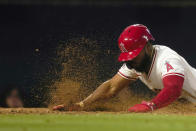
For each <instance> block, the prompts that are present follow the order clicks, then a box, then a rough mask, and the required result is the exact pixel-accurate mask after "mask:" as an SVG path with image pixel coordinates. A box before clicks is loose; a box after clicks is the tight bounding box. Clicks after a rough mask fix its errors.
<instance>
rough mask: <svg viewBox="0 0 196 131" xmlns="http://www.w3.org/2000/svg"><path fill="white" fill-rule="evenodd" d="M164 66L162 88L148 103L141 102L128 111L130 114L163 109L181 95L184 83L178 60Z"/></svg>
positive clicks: (181, 68)
mask: <svg viewBox="0 0 196 131" xmlns="http://www.w3.org/2000/svg"><path fill="white" fill-rule="evenodd" d="M170 62H171V64H169V63H166V64H164V67H163V68H164V69H163V72H162V73H163V76H162V83H163V86H164V88H163V89H162V90H161V92H160V93H159V94H157V96H156V97H155V98H154V99H152V100H151V101H150V102H145V101H144V102H142V104H137V105H135V106H133V107H131V108H130V109H129V111H130V112H147V111H152V110H154V109H158V108H161V107H165V106H167V105H169V104H171V103H172V102H174V101H175V100H176V99H178V97H179V96H180V95H181V92H182V87H183V83H184V68H183V66H182V64H181V63H180V61H179V60H176V59H174V60H170Z"/></svg>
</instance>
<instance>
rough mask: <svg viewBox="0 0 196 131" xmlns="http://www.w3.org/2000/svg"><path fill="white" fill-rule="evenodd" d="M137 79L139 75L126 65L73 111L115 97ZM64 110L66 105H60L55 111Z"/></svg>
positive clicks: (76, 105)
mask: <svg viewBox="0 0 196 131" xmlns="http://www.w3.org/2000/svg"><path fill="white" fill-rule="evenodd" d="M136 79H137V75H136V74H135V73H134V72H133V70H130V69H128V68H127V66H126V65H125V64H124V65H123V66H122V67H121V68H120V70H119V72H118V73H117V74H116V75H115V76H114V77H112V78H111V79H110V80H108V81H106V82H104V83H102V84H101V85H100V86H99V87H98V88H97V89H96V90H95V91H94V92H93V93H92V94H90V95H89V96H88V97H87V98H86V99H84V100H83V101H81V102H78V103H76V104H75V106H74V107H73V105H72V107H73V108H74V109H73V110H78V108H79V109H81V108H83V107H88V106H90V105H91V104H92V103H94V102H97V101H100V100H105V99H108V98H111V97H114V96H115V95H116V94H117V93H118V92H119V91H120V90H122V89H123V88H125V87H126V86H128V84H130V83H132V82H133V81H135V80H136ZM63 108H65V105H58V106H55V107H54V108H53V110H61V109H63ZM65 110H70V109H69V108H68V109H65Z"/></svg>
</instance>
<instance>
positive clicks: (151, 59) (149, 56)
mask: <svg viewBox="0 0 196 131" xmlns="http://www.w3.org/2000/svg"><path fill="white" fill-rule="evenodd" d="M154 55H155V48H154V47H153V48H152V51H151V53H150V54H148V61H147V63H146V67H145V71H144V72H145V73H146V74H147V75H148V73H149V71H150V67H151V66H152V62H153V58H154Z"/></svg>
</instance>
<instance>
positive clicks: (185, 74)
mask: <svg viewBox="0 0 196 131" xmlns="http://www.w3.org/2000/svg"><path fill="white" fill-rule="evenodd" d="M153 47H154V48H155V55H154V57H153V60H152V64H151V67H150V71H149V73H148V74H145V73H140V72H137V71H136V70H134V69H129V68H128V67H127V66H126V64H123V66H122V67H121V68H120V70H119V72H118V74H119V75H121V76H122V77H124V78H125V79H131V80H136V79H138V78H139V79H140V80H141V81H142V82H143V83H145V84H146V85H147V86H148V87H149V88H150V89H151V90H156V89H159V90H161V89H163V88H164V84H163V79H164V78H165V77H167V76H171V75H172V76H174V75H175V76H179V77H182V78H183V79H184V83H183V86H182V90H183V91H182V93H181V96H180V97H183V98H186V99H187V100H189V101H190V102H193V103H196V69H194V68H193V67H191V66H190V65H189V64H188V63H187V61H186V60H185V59H184V58H183V57H182V56H180V55H179V54H178V53H176V52H175V51H173V50H172V49H170V48H169V47H166V46H162V45H154V46H153Z"/></svg>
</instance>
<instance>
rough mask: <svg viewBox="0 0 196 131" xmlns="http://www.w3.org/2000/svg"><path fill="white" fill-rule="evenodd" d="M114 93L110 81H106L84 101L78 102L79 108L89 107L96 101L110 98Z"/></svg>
mask: <svg viewBox="0 0 196 131" xmlns="http://www.w3.org/2000/svg"><path fill="white" fill-rule="evenodd" d="M115 94H116V92H115V91H114V89H112V87H111V84H110V81H106V82H104V83H103V84H101V85H100V86H99V87H98V88H97V89H96V90H95V91H94V92H93V93H92V94H90V95H89V96H88V97H87V98H86V99H84V100H83V101H81V102H80V105H81V106H84V105H90V104H92V103H94V102H96V101H100V100H103V99H107V98H110V97H112V96H114V95H115Z"/></svg>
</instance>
